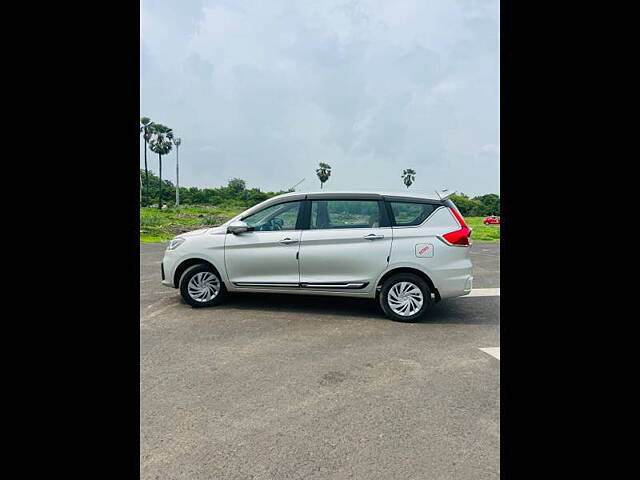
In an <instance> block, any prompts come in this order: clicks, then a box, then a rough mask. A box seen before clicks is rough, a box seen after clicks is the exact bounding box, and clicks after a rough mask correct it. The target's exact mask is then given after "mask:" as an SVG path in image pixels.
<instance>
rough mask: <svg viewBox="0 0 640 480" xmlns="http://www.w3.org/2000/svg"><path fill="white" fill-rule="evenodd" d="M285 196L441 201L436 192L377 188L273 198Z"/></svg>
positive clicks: (313, 192) (327, 191) (295, 193)
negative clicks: (388, 190)
mask: <svg viewBox="0 0 640 480" xmlns="http://www.w3.org/2000/svg"><path fill="white" fill-rule="evenodd" d="M285 197H297V198H300V197H303V198H322V197H334V198H336V197H337V198H340V197H352V198H389V197H392V198H398V199H405V200H408V199H416V200H433V201H436V202H438V203H439V202H440V199H439V198H437V197H436V196H435V194H428V193H424V192H417V191H412V192H387V191H377V190H331V191H330V190H318V191H308V192H290V193H283V194H282V195H277V196H276V197H272V198H278V199H280V198H285Z"/></svg>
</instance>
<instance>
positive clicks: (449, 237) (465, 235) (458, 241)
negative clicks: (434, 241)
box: [442, 227, 471, 247]
mask: <svg viewBox="0 0 640 480" xmlns="http://www.w3.org/2000/svg"><path fill="white" fill-rule="evenodd" d="M470 235H471V229H470V228H469V227H462V228H461V229H460V230H456V231H455V232H450V233H446V234H444V235H443V236H442V238H444V239H445V240H446V241H447V242H449V243H451V244H452V245H461V246H464V247H468V246H469V245H470V243H469V236H470Z"/></svg>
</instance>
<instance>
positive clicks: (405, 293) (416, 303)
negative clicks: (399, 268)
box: [379, 273, 431, 322]
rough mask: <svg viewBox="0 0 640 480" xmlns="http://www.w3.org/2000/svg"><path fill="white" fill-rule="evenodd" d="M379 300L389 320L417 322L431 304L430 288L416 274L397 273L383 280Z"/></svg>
mask: <svg viewBox="0 0 640 480" xmlns="http://www.w3.org/2000/svg"><path fill="white" fill-rule="evenodd" d="M379 301H380V306H381V307H382V310H383V311H384V313H385V314H386V315H387V317H389V318H390V319H391V320H395V321H397V322H417V321H418V320H420V319H421V318H422V317H423V316H424V314H425V313H426V311H427V308H428V307H429V305H430V304H431V290H429V286H428V285H427V282H425V281H424V280H423V279H422V278H420V277H418V276H417V275H414V274H411V273H399V274H397V275H393V276H392V277H390V278H389V279H387V280H386V281H385V282H384V284H383V285H382V290H381V291H380V298H379Z"/></svg>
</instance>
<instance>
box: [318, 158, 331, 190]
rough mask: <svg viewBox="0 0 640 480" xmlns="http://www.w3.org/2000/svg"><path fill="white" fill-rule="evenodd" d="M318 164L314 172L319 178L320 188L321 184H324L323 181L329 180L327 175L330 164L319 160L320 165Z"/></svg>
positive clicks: (329, 170) (329, 174) (329, 173)
mask: <svg viewBox="0 0 640 480" xmlns="http://www.w3.org/2000/svg"><path fill="white" fill-rule="evenodd" d="M318 166H319V167H320V168H318V169H317V170H316V174H317V175H318V178H319V179H320V190H322V185H323V184H324V182H326V181H327V180H329V177H330V176H331V165H329V164H327V163H322V162H320V165H318Z"/></svg>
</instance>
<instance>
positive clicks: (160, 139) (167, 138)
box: [149, 123, 173, 208]
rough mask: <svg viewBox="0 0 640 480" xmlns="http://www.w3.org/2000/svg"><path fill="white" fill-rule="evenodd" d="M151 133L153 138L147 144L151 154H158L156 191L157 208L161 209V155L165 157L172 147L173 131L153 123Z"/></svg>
mask: <svg viewBox="0 0 640 480" xmlns="http://www.w3.org/2000/svg"><path fill="white" fill-rule="evenodd" d="M151 133H152V137H153V138H152V139H151V141H150V142H149V148H150V149H151V151H152V152H154V153H157V154H158V164H159V167H160V168H159V170H160V173H159V175H158V177H159V180H160V185H159V190H158V208H162V155H167V154H168V153H169V152H170V151H171V148H172V147H173V146H172V144H171V139H172V138H173V131H172V130H171V129H170V128H169V127H167V126H165V125H161V124H159V123H154V124H153V130H152V132H151Z"/></svg>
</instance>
